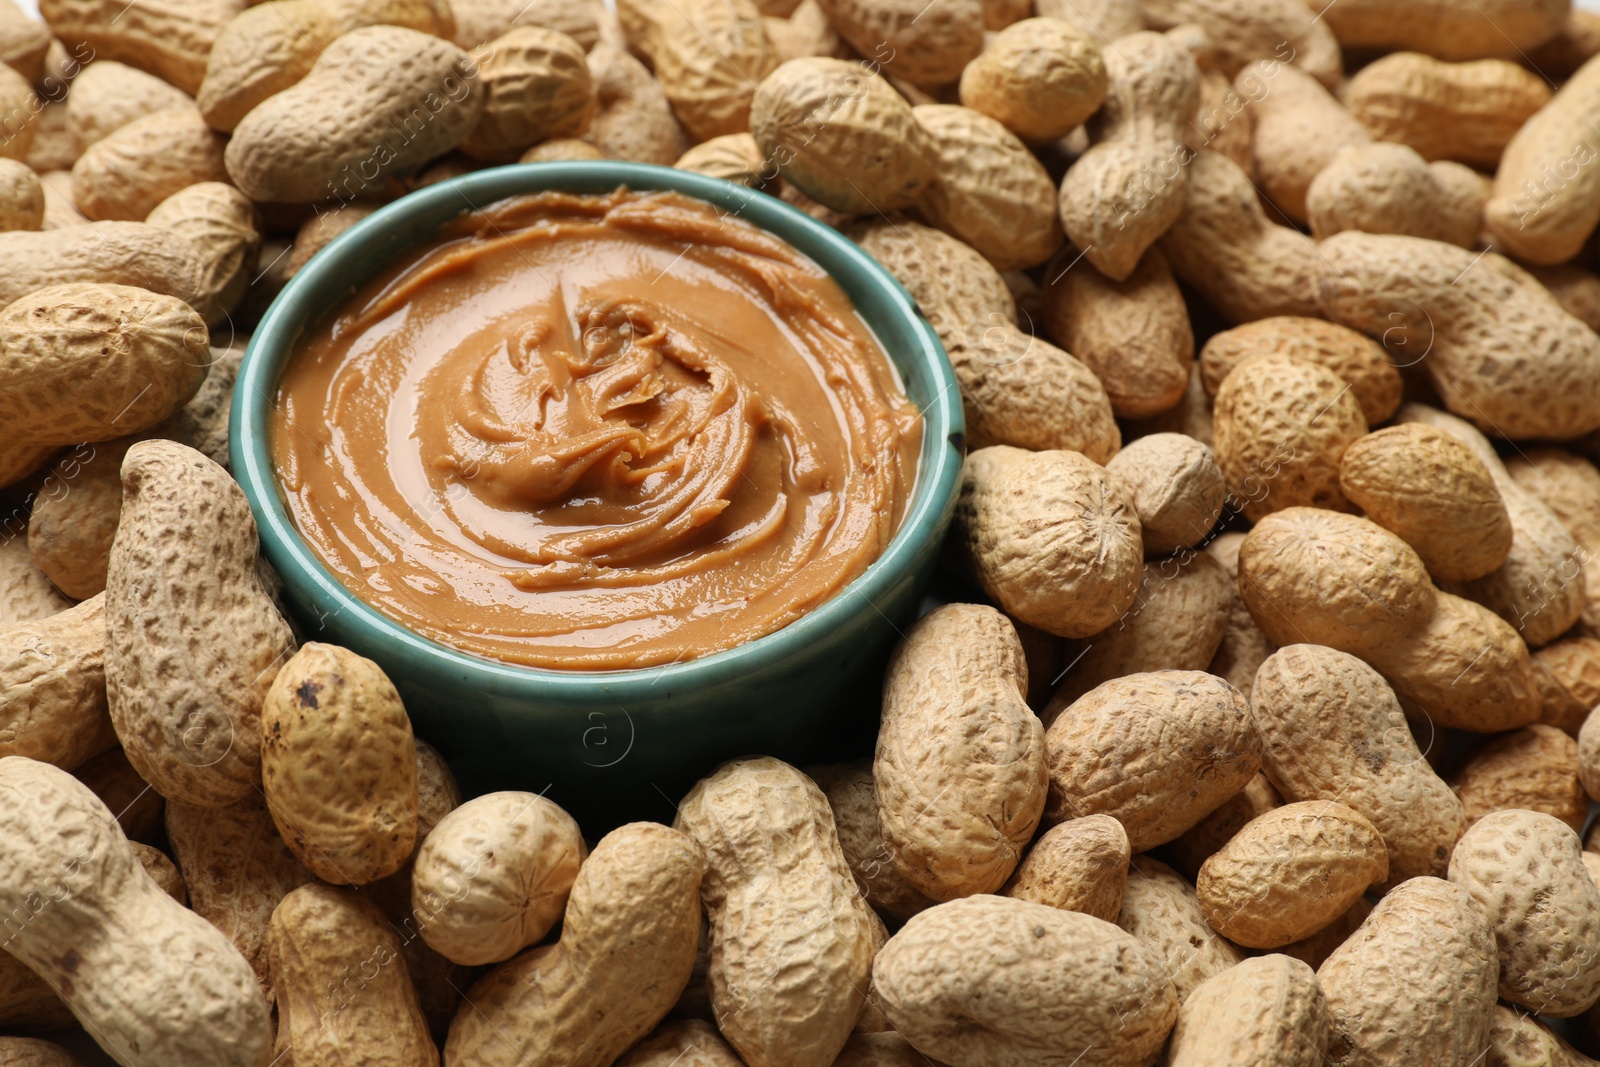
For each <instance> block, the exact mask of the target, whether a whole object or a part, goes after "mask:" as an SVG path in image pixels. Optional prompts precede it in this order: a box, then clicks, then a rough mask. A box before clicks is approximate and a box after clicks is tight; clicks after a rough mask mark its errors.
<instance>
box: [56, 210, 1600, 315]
mask: <svg viewBox="0 0 1600 1067" xmlns="http://www.w3.org/2000/svg"><path fill="white" fill-rule="evenodd" d="M1485 180H1487V179H1485ZM48 197H49V194H48V193H46V199H47V200H48ZM1484 199H1485V201H1487V199H1488V194H1487V193H1486V194H1485V195H1484ZM1481 211H1482V209H1481V206H1480V214H1481ZM1528 273H1529V274H1532V275H1533V276H1534V277H1535V278H1538V279H1539V283H1540V284H1541V285H1543V286H1544V287H1545V288H1546V289H1548V290H1550V295H1551V296H1553V297H1555V298H1556V300H1557V301H1558V302H1559V303H1560V304H1561V306H1562V307H1564V308H1566V309H1567V310H1568V311H1569V312H1571V313H1572V314H1574V315H1576V316H1577V317H1578V318H1579V319H1581V320H1582V321H1583V323H1584V325H1586V326H1588V327H1589V329H1591V330H1600V275H1597V274H1595V273H1594V272H1593V271H1591V270H1588V269H1586V268H1584V267H1580V266H1577V265H1576V264H1572V263H1558V264H1556V265H1554V266H1546V267H1537V266H1535V267H1529V268H1528Z"/></svg>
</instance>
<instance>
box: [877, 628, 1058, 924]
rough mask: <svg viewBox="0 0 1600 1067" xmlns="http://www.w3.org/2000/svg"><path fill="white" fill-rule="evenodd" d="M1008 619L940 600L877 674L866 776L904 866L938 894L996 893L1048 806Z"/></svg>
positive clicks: (1040, 744) (892, 850) (1040, 737)
mask: <svg viewBox="0 0 1600 1067" xmlns="http://www.w3.org/2000/svg"><path fill="white" fill-rule="evenodd" d="M1027 688H1028V667H1027V663H1026V661H1025V660H1024V659H1023V656H1022V645H1021V643H1020V642H1019V641H1018V640H1017V634H1016V630H1015V629H1014V628H1013V627H1012V625H1011V622H1010V620H1008V619H1007V618H1006V617H1005V616H1004V615H1002V614H1000V612H998V611H996V610H995V609H993V608H991V607H988V606H986V605H980V604H948V605H945V606H944V607H941V608H937V609H935V610H934V611H932V612H930V613H929V614H927V615H925V616H923V617H922V618H921V619H920V620H918V622H917V624H916V625H915V626H913V627H912V628H911V629H910V630H909V631H908V632H907V633H906V636H905V638H904V639H903V640H902V641H901V642H900V644H899V646H898V647H897V648H896V649H895V651H894V655H893V656H892V657H891V659H890V661H889V668H888V671H887V673H886V674H885V676H884V683H883V717H882V722H881V725H880V726H879V729H878V748H877V755H876V758H875V759H874V762H873V778H874V779H875V781H876V782H877V789H878V819H879V823H880V825H881V826H882V828H883V840H884V844H885V846H886V847H887V849H888V853H889V856H890V857H891V858H892V860H893V862H894V865H895V867H896V869H897V870H899V872H900V874H901V875H902V876H903V877H904V878H905V879H906V881H908V882H910V883H911V885H913V886H914V887H916V888H917V889H918V890H920V891H921V892H923V893H925V894H926V895H928V896H929V897H931V898H933V899H934V900H953V899H955V898H956V897H964V896H970V895H972V894H973V893H993V892H995V891H996V890H998V889H999V888H1000V887H1001V886H1002V885H1003V884H1005V880H1006V879H1007V878H1008V877H1010V875H1011V872H1012V870H1013V869H1014V868H1015V867H1016V865H1017V862H1018V860H1020V859H1021V857H1022V853H1023V852H1024V851H1025V850H1026V849H1027V847H1028V842H1029V841H1030V840H1031V839H1032V837H1033V831H1034V829H1035V828H1036V827H1037V826H1038V825H1039V816H1040V815H1041V814H1042V813H1043V812H1044V802H1045V789H1046V781H1047V779H1046V775H1045V756H1044V727H1043V726H1042V725H1041V724H1040V722H1039V718H1038V716H1036V715H1034V713H1033V712H1032V710H1030V709H1029V707H1028V702H1027V698H1026V694H1027Z"/></svg>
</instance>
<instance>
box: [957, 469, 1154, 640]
mask: <svg viewBox="0 0 1600 1067" xmlns="http://www.w3.org/2000/svg"><path fill="white" fill-rule="evenodd" d="M952 540H953V542H954V549H955V551H956V552H957V554H958V556H960V557H962V558H963V559H964V561H965V563H966V565H967V566H968V567H969V568H970V571H971V573H972V574H973V575H974V576H975V577H976V579H977V581H978V583H979V584H980V585H981V586H982V587H983V589H984V591H985V592H987V593H988V594H989V595H990V596H991V597H993V598H994V599H995V601H996V602H997V603H999V605H1000V606H1001V607H1002V608H1003V609H1005V611H1006V613H1007V614H1009V615H1012V616H1015V617H1016V618H1018V619H1021V620H1022V621H1023V622H1025V623H1027V624H1028V625H1030V626H1036V627H1038V628H1039V629H1041V630H1044V631H1046V632H1047V633H1052V634H1055V635H1057V636H1058V637H1087V636H1089V635H1090V634H1095V633H1099V632H1100V631H1101V630H1103V629H1105V628H1106V627H1107V626H1110V625H1112V624H1113V623H1115V622H1116V621H1117V619H1118V618H1120V617H1121V616H1122V614H1123V612H1125V611H1126V610H1127V609H1128V608H1129V607H1130V606H1131V605H1132V603H1133V600H1134V597H1135V596H1136V595H1137V593H1138V588H1139V581H1140V577H1141V575H1142V571H1143V560H1144V546H1143V544H1142V543H1141V541H1140V534H1139V517H1138V516H1137V515H1136V514H1135V513H1134V511H1133V505H1132V503H1131V502H1130V501H1129V500H1128V495H1127V491H1126V490H1125V489H1123V488H1122V487H1121V485H1120V484H1118V483H1117V482H1116V481H1114V480H1113V479H1112V478H1110V477H1109V476H1107V474H1106V473H1105V471H1104V469H1102V468H1101V467H1099V466H1098V465H1097V464H1095V463H1094V462H1093V461H1092V460H1089V459H1086V458H1085V457H1084V456H1082V455H1080V454H1078V453H1076V452H1025V451H1023V450H1022V449H1019V448H1011V447H1009V446H1006V445H996V446H993V447H990V448H984V449H979V450H978V451H976V452H974V453H972V454H971V455H969V456H968V457H967V462H966V466H965V468H964V469H963V472H962V484H961V496H960V499H959V500H958V501H957V504H956V518H955V523H954V537H953V539H952Z"/></svg>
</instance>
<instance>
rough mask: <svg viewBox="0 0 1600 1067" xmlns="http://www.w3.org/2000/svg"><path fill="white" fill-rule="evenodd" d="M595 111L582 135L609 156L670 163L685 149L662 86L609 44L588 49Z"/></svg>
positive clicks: (687, 142)
mask: <svg viewBox="0 0 1600 1067" xmlns="http://www.w3.org/2000/svg"><path fill="white" fill-rule="evenodd" d="M589 73H590V74H591V75H592V76H593V77H594V89H595V101H596V103H597V104H598V110H596V112H595V116H594V121H593V122H591V123H590V124H589V130H588V132H587V133H585V134H584V135H583V139H584V140H586V141H588V142H590V143H591V144H593V145H594V146H595V147H596V148H597V149H599V150H600V152H601V153H602V154H603V155H605V156H606V157H607V158H610V159H630V160H633V161H635V162H638V163H659V164H661V165H662V166H670V165H671V164H672V162H673V160H675V159H677V158H678V157H679V156H681V155H683V153H684V150H685V149H687V148H688V147H689V139H688V136H687V135H686V134H685V133H684V132H683V127H681V126H679V125H678V120H677V119H676V118H675V117H674V116H673V114H672V106H671V105H670V104H668V103H667V97H666V94H665V93H663V92H662V91H661V85H660V83H658V82H657V81H656V80H655V79H654V78H652V77H651V76H650V71H649V70H648V69H647V68H646V67H645V65H644V64H643V63H641V62H639V61H638V60H637V59H635V58H634V57H633V56H632V55H631V54H629V53H628V52H626V51H624V50H623V49H621V48H619V47H615V46H613V45H611V44H610V43H609V42H606V41H601V42H599V43H598V44H596V45H595V46H594V48H593V49H591V50H590V52H589Z"/></svg>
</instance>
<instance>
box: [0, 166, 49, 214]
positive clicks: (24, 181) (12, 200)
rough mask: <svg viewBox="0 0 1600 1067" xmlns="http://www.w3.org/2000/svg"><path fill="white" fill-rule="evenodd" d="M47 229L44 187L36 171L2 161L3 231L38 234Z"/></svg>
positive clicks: (0, 212) (1, 203)
mask: <svg viewBox="0 0 1600 1067" xmlns="http://www.w3.org/2000/svg"><path fill="white" fill-rule="evenodd" d="M43 226H44V185H43V183H41V182H40V181H39V176H38V175H37V174H35V173H34V172H33V168H32V167H29V166H28V165H27V164H25V163H19V162H17V161H16V160H14V159H0V230H37V229H40V228H42V227H43Z"/></svg>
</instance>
